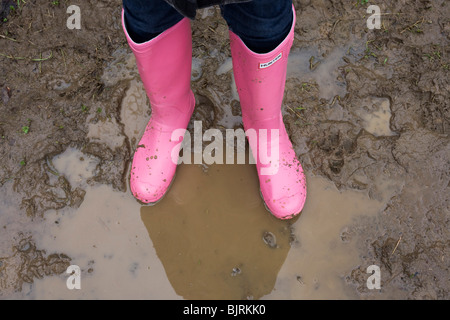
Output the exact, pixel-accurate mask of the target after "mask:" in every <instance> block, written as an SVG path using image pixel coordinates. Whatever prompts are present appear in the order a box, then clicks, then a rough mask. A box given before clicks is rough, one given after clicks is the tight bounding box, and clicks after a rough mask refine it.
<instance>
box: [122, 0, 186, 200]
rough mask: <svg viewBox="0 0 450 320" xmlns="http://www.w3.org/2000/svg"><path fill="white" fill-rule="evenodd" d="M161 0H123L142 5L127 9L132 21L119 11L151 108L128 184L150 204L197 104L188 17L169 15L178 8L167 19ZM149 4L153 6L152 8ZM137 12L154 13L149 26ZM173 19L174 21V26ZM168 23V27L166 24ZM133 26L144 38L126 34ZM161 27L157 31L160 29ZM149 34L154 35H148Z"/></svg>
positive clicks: (169, 175) (161, 190)
mask: <svg viewBox="0 0 450 320" xmlns="http://www.w3.org/2000/svg"><path fill="white" fill-rule="evenodd" d="M163 2H164V1H163V0H153V1H141V0H126V1H124V3H126V4H130V3H134V4H135V5H136V4H141V5H142V7H134V9H133V10H132V11H131V12H130V11H129V14H130V16H132V17H133V18H131V21H133V22H132V23H129V21H127V20H126V19H127V16H126V11H125V8H124V10H123V12H122V25H123V30H124V33H125V36H126V39H127V42H128V45H129V46H130V48H131V50H132V51H133V53H134V56H135V57H136V64H137V67H138V71H139V75H140V77H141V80H142V83H143V85H144V88H145V91H146V93H147V95H148V98H149V101H150V107H151V111H152V113H151V117H150V120H149V122H148V124H147V127H146V129H145V132H144V134H143V136H142V138H141V139H140V141H139V143H138V146H137V149H136V151H135V153H134V155H133V162H132V165H131V173H130V175H131V176H130V189H131V192H132V193H133V195H134V196H135V197H136V198H137V199H138V200H140V201H141V202H144V203H149V204H152V203H155V202H157V201H159V200H160V199H161V198H162V197H163V196H164V194H165V193H166V192H167V190H168V188H169V186H170V184H171V182H172V179H173V177H174V175H175V170H176V166H177V160H178V152H179V149H180V145H181V142H182V140H183V136H184V135H183V133H184V131H185V130H186V128H187V125H188V123H189V120H190V118H191V115H192V112H193V110H194V105H195V100H194V94H193V92H192V90H191V87H190V85H191V66H192V34H191V25H190V21H189V19H187V18H182V19H181V20H178V18H176V19H174V20H172V19H173V18H174V17H179V14H178V13H177V12H176V15H173V14H172V13H173V12H172V13H171V14H169V15H168V17H167V21H169V22H170V23H168V24H166V20H165V19H164V15H163V13H161V12H157V11H158V10H159V9H160V8H159V7H157V6H156V4H157V3H160V4H161V5H162V3H163ZM147 5H148V7H149V8H150V9H153V10H154V11H152V12H150V11H151V10H149V8H147V7H146V6H147ZM129 9H130V7H128V10H129ZM138 11H141V13H142V12H147V13H148V14H149V15H150V16H152V17H153V18H150V21H149V22H148V23H149V25H150V26H152V27H151V28H150V27H148V26H146V25H145V21H147V20H146V19H147V18H145V17H143V16H141V17H140V18H139V19H137V16H138V15H140V14H141V13H139V12H138ZM163 12H164V10H163ZM133 19H135V20H133ZM140 19H143V20H140ZM152 19H153V20H152ZM136 21H140V22H139V23H137V22H136ZM156 21H159V22H158V23H156ZM174 21H178V22H175V24H174V25H172V23H173V22H174ZM140 23H142V24H140ZM169 25H172V26H170V27H169V28H167V29H165V28H166V27H167V26H169ZM131 26H133V27H136V26H137V28H135V29H134V30H135V32H137V31H136V30H140V31H143V30H144V31H148V32H149V33H147V34H145V32H142V33H140V35H141V36H143V39H142V42H136V41H135V40H136V35H133V36H132V35H130V27H131ZM159 31H161V32H160V33H158V32H159ZM152 33H158V35H156V36H155V35H151V34H152ZM133 37H134V38H133ZM148 37H150V39H148ZM179 129H180V130H179ZM174 132H176V133H178V135H177V136H175V137H173V136H172V134H173V133H174ZM180 132H182V133H180Z"/></svg>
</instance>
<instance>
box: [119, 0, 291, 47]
mask: <svg viewBox="0 0 450 320" xmlns="http://www.w3.org/2000/svg"><path fill="white" fill-rule="evenodd" d="M123 8H124V12H125V25H126V28H127V31H128V34H129V35H130V37H131V38H132V39H133V41H135V42H137V43H142V42H146V41H149V40H150V39H152V38H153V37H155V36H157V35H158V34H160V33H162V32H164V31H165V30H167V29H169V28H170V27H172V26H174V25H175V24H177V23H178V22H179V21H181V19H183V18H184V16H183V15H182V14H180V13H179V12H178V11H177V10H175V9H174V8H173V7H172V6H170V5H169V4H168V3H166V2H165V1H164V0H123ZM220 9H221V12H222V16H223V18H224V19H225V21H226V22H227V24H228V27H229V28H230V30H231V31H233V32H234V33H235V34H236V35H237V36H239V37H240V38H241V39H242V41H243V42H244V43H245V44H246V45H247V47H248V48H249V49H250V50H252V51H254V52H256V53H265V52H269V51H271V50H273V49H275V48H276V47H277V46H278V45H279V44H280V43H281V42H282V41H283V40H284V39H285V38H286V36H287V35H288V33H289V31H290V29H291V25H292V18H293V15H292V0H253V1H251V2H243V3H234V4H227V5H223V6H221V7H220Z"/></svg>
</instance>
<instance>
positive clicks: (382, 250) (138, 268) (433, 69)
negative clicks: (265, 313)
mask: <svg viewBox="0 0 450 320" xmlns="http://www.w3.org/2000/svg"><path fill="white" fill-rule="evenodd" d="M294 4H295V7H296V10H297V25H296V28H295V31H296V35H295V41H294V45H293V48H292V51H291V56H290V60H289V68H288V79H287V83H286V94H285V99H284V105H283V114H284V120H285V123H286V127H287V129H288V132H289V134H290V136H291V139H292V141H293V144H294V147H295V150H296V152H297V154H298V155H299V159H300V161H301V162H302V164H303V167H304V169H305V171H306V173H307V175H308V180H309V181H311V186H312V187H311V192H313V195H311V197H310V198H309V200H308V202H307V207H306V208H305V211H304V212H303V214H302V216H300V217H299V218H298V219H297V220H295V221H292V222H291V224H288V225H287V226H284V228H285V229H283V228H281V227H280V226H278V225H282V224H283V223H281V224H280V222H279V221H272V222H271V221H270V216H267V217H265V218H255V219H262V220H264V219H268V220H267V221H264V222H261V221H260V222H258V223H254V222H251V220H236V219H237V218H234V219H231V221H228V222H229V223H230V225H226V223H225V222H226V220H224V221H222V222H221V220H220V219H219V218H223V217H222V216H223V215H224V214H226V212H223V213H222V216H215V217H216V218H211V219H212V220H209V221H210V223H211V225H213V226H215V227H214V228H216V229H217V230H218V231H219V230H220V231H223V232H224V233H219V232H218V233H217V235H223V238H224V239H226V240H227V241H228V242H227V243H230V244H233V248H234V247H236V246H238V245H239V243H238V244H235V242H239V241H240V242H241V243H242V247H241V248H240V249H241V250H238V251H237V252H238V254H235V256H239V254H244V256H245V253H246V251H245V250H247V249H248V248H251V247H254V248H260V249H261V250H262V251H257V250H256V249H255V250H254V251H255V252H256V251H257V252H268V253H267V256H265V257H264V259H268V258H267V257H269V255H271V254H275V255H278V256H277V257H276V258H273V259H272V260H271V261H272V262H273V268H272V269H270V270H269V266H268V265H267V269H264V270H265V271H264V270H263V271H261V270H259V271H258V272H256V271H255V272H256V273H247V272H246V270H248V269H246V268H245V267H244V266H251V267H252V268H257V267H258V265H259V263H263V262H261V261H258V260H252V258H254V257H252V256H250V257H249V260H247V261H244V260H242V259H241V261H231V262H230V263H231V264H230V266H228V265H226V272H225V271H223V270H219V269H215V268H218V266H217V265H215V263H217V261H216V259H215V258H214V253H210V254H208V252H209V251H208V250H210V249H211V248H212V244H211V247H208V246H206V247H202V246H198V247H197V248H198V250H197V251H196V252H197V253H201V257H200V256H198V257H197V256H195V252H194V253H192V254H191V258H190V259H191V261H190V262H189V263H190V264H189V263H187V262H186V261H184V262H183V261H181V262H180V260H176V259H175V258H176V256H174V254H175V253H176V249H177V248H178V249H179V248H183V250H184V252H193V251H189V250H194V249H193V247H192V246H191V247H182V246H181V244H180V245H176V241H179V240H180V238H177V237H179V236H180V233H179V232H175V233H173V234H172V236H170V235H171V233H170V231H172V232H174V231H177V230H183V229H182V227H181V225H182V224H183V221H184V223H190V224H191V225H192V228H194V229H195V228H200V229H196V230H204V227H203V229H202V228H201V227H200V226H199V225H195V223H198V222H199V221H202V220H204V216H202V215H199V214H200V211H201V212H204V210H206V209H207V207H208V206H207V204H208V203H212V202H213V200H211V199H209V200H208V197H207V195H202V196H201V198H200V197H199V195H196V194H190V196H191V197H192V199H190V201H191V202H189V203H190V205H186V206H182V205H180V203H178V204H177V202H176V200H177V198H176V196H177V195H178V196H180V193H177V192H176V191H177V190H185V191H184V192H185V193H182V194H181V197H185V196H188V195H189V192H188V191H189V190H186V186H185V185H182V184H181V183H182V181H181V182H178V180H179V179H177V180H176V181H177V183H178V184H180V186H179V187H178V188H180V189H176V188H177V185H176V184H174V186H173V187H174V189H173V190H174V191H173V192H172V193H170V194H169V195H168V197H167V198H166V199H165V202H164V203H161V206H160V207H159V209H158V207H157V206H155V207H151V208H140V206H139V205H138V204H137V203H136V202H135V201H134V200H133V199H132V197H131V195H130V194H129V189H128V185H127V179H128V174H129V163H130V161H131V159H132V155H133V151H134V148H135V147H136V144H137V141H138V139H139V136H140V134H141V132H142V130H143V126H145V124H146V121H148V118H149V117H150V112H151V110H150V108H149V107H148V100H147V98H146V96H145V92H144V91H143V89H142V84H141V82H140V80H139V77H138V74H137V71H136V68H135V62H134V58H133V56H132V54H131V51H130V50H129V48H128V47H127V45H126V41H125V38H124V35H123V32H122V30H121V25H120V12H121V3H120V1H96V2H91V1H79V2H78V3H77V5H78V6H79V7H80V9H81V29H80V30H77V29H74V30H71V29H68V28H67V27H66V20H67V18H68V17H69V14H67V13H66V9H67V7H68V6H69V5H70V3H68V2H67V3H66V2H62V1H60V2H58V1H55V2H52V1H48V2H46V3H40V2H38V1H33V0H30V1H27V2H26V3H24V2H21V1H19V2H15V1H9V0H2V5H1V7H0V18H1V20H0V157H1V161H0V201H1V202H0V203H1V205H0V228H1V242H0V243H1V244H0V297H1V298H2V299H8V298H15V297H19V298H24V297H29V298H33V297H44V298H58V297H67V298H73V297H76V298H91V297H92V298H98V297H108V298H109V297H112V298H117V297H118V298H127V297H133V296H134V294H141V297H148V298H161V297H162V298H173V297H185V298H203V296H201V295H200V291H197V290H195V288H196V287H195V286H194V287H193V286H190V285H189V281H190V282H192V281H194V280H192V279H195V281H194V282H195V283H196V284H198V285H199V286H200V285H201V283H202V281H212V280H211V279H215V281H217V282H214V289H215V290H212V291H211V297H213V298H214V297H218V298H221V297H223V296H219V295H218V293H219V292H223V293H225V292H228V293H229V294H228V295H227V297H229V296H232V297H238V298H242V299H245V298H267V299H271V298H273V299H276V298H284V299H290V298H306V299H308V298H316V297H318V298H321V297H325V298H328V297H331V298H335V297H339V298H343V297H346V298H348V297H351V298H358V299H382V298H392V299H448V298H449V283H450V281H449V280H450V279H449V278H450V273H449V270H448V268H449V265H450V256H449V245H450V235H449V228H448V226H449V203H448V194H449V190H448V189H449V167H450V166H449V159H450V157H449V155H450V147H449V139H448V133H449V129H450V123H449V116H450V115H449V113H450V111H449V103H448V101H449V98H450V97H449V81H448V78H449V77H448V72H449V66H450V61H449V53H450V52H449V51H450V50H449V48H450V47H449V32H450V23H449V17H450V9H449V5H448V2H446V1H444V0H442V1H439V0H438V1H408V2H406V1H384V2H380V3H375V2H372V1H369V3H367V4H361V1H356V0H355V1H308V0H299V1H294ZM369 4H377V5H379V6H380V8H381V12H382V13H383V15H382V16H381V21H382V24H381V29H379V30H369V29H368V28H367V26H366V20H367V18H368V16H369V14H367V13H366V9H367V6H368V5H369ZM216 9H217V8H210V9H205V10H202V11H200V12H199V13H198V16H197V19H196V20H195V21H193V22H192V28H193V73H192V80H193V81H192V86H193V90H194V93H195V95H196V100H197V105H196V109H195V111H194V115H193V117H192V121H191V124H190V127H189V129H190V130H191V131H192V129H193V123H194V122H193V121H195V120H201V121H202V125H203V129H204V130H206V129H208V128H219V129H225V128H238V127H242V122H241V119H240V107H239V99H238V97H237V94H236V90H235V87H234V80H233V75H232V66H231V59H230V56H231V55H230V50H229V41H228V29H227V26H226V24H225V22H224V21H223V19H222V18H221V17H220V12H219V11H218V10H216ZM61 158H62V159H63V161H61ZM187 168H188V166H183V168H182V170H184V171H181V172H180V173H181V174H183V173H185V174H189V172H191V174H194V173H193V172H195V170H197V169H199V168H198V167H192V168H191V169H187ZM245 168H247V169H250V166H249V167H247V166H242V168H239V170H246V169H245ZM189 170H194V171H189ZM230 170H238V169H237V168H234V169H233V168H230ZM197 171H198V170H197ZM200 171H201V170H200ZM200 171H199V172H195V174H199V175H197V176H196V175H195V174H194V177H197V178H192V179H194V180H195V181H196V182H197V183H199V184H200V183H204V184H207V183H212V181H219V182H221V183H222V182H223V183H224V184H223V185H222V187H218V189H213V188H211V192H213V190H215V191H214V193H213V194H215V195H216V196H219V197H220V198H219V199H217V202H216V211H218V212H220V210H221V209H222V208H228V209H230V210H231V208H232V206H229V204H228V203H227V201H226V199H228V198H227V197H229V196H230V195H229V194H227V193H226V190H229V189H230V188H232V186H233V184H236V186H238V185H239V184H240V182H239V181H238V180H236V181H234V182H233V181H231V180H221V178H220V177H219V176H216V177H215V180H214V177H211V179H210V180H205V181H203V180H202V178H201V175H200ZM177 177H178V176H177ZM228 177H229V179H232V178H234V177H236V179H237V178H238V177H242V178H244V177H246V179H249V181H251V179H252V178H251V174H250V175H248V176H246V175H244V173H239V171H235V172H230V173H228ZM253 178H256V176H254V177H253ZM208 181H209V182H208ZM253 181H255V180H253ZM219 182H217V183H218V184H219ZM225 182H227V183H228V185H227V184H226V183H225ZM250 186H251V183H249V187H248V188H247V189H245V190H242V191H241V193H243V192H248V194H247V196H248V199H253V197H254V193H255V192H256V190H257V188H256V186H255V188H252V187H250ZM237 190H238V188H237V187H236V190H235V191H237ZM252 190H253V191H252ZM330 190H332V192H331V193H327V192H329V191H330ZM256 195H257V196H259V195H258V194H256ZM113 199H119V200H120V201H118V202H114V201H113ZM208 201H209V202H208ZM249 201H250V200H249ZM222 202H223V203H222ZM110 203H112V204H113V205H111V206H109V204H110ZM244 203H246V204H247V205H250V204H251V202H245V201H244V202H243V203H242V206H240V208H247V207H245V205H244ZM320 203H325V204H329V205H330V204H335V205H334V206H330V207H323V206H319V204H320ZM342 203H346V204H354V207H352V206H343V205H342V206H341V204H342ZM260 204H261V203H260ZM260 204H258V205H257V206H259V205H260ZM177 205H178V207H177ZM316 205H317V206H316ZM102 206H103V209H102V210H104V211H102V210H100V209H96V208H99V207H102ZM209 207H211V208H212V207H214V206H213V205H212V204H211V205H210V206H209ZM209 207H208V208H209ZM183 208H184V209H186V210H188V211H189V210H191V211H192V212H194V211H195V212H196V215H192V216H190V217H189V216H188V217H189V219H188V218H186V219H188V220H186V219H184V220H182V219H180V220H178V219H176V218H177V217H176V215H174V214H175V213H176V212H178V213H180V214H183V213H182V212H181V211H182V210H183ZM189 208H190V209H189ZM335 208H341V210H340V211H339V210H338V209H336V211H334V209H335ZM146 210H151V212H150V211H149V212H146ZM158 210H160V212H161V213H165V214H166V213H167V215H168V216H170V214H171V215H172V216H171V218H170V219H172V220H169V219H163V218H162V217H157V216H155V213H156V214H157V213H158V212H159V211H158ZM202 210H203V211H202ZM211 210H212V209H211ZM235 210H236V211H233V212H232V214H231V213H230V217H232V216H234V215H235V214H236V213H237V212H238V210H237V209H235ZM248 210H249V209H248ZM248 210H247V211H248ZM250 211H251V210H250ZM256 212H257V213H256ZM338 212H340V213H338ZM108 213H110V214H111V216H110V219H108ZM258 213H259V214H260V215H264V214H268V213H267V212H265V211H264V210H262V211H261V212H259V211H258V210H256V211H255V217H257V216H258ZM152 214H153V215H152ZM91 216H92V218H91V219H92V223H90V222H89V221H90V220H89V219H90V217H91ZM211 216H213V215H211ZM77 217H78V218H79V219H81V220H78V219H75V218H77ZM129 219H130V220H129ZM133 219H135V220H133ZM152 219H153V220H152ZM150 221H151V222H152V227H156V229H151V228H149V226H148V223H147V222H150ZM171 221H172V222H171ZM207 221H208V220H207ZM237 221H241V222H240V223H239V224H238V225H239V227H240V229H236V228H235V226H233V225H232V223H236V222H237ZM94 222H95V223H94ZM118 222H121V224H120V223H118ZM91 224H93V225H95V226H97V227H99V226H101V229H96V228H94V227H93V229H89V228H88V226H91ZM245 224H249V225H250V224H255V225H256V226H255V227H254V228H253V227H250V226H248V228H246V227H245ZM71 226H72V227H71ZM219 226H220V227H221V228H222V229H220V228H219ZM158 227H159V230H166V231H167V232H166V236H168V235H169V236H170V240H171V241H173V242H171V243H165V241H166V242H167V241H168V240H167V239H166V240H164V239H162V238H160V237H158V236H155V235H156V234H158ZM71 228H72V229H71ZM99 228H100V227H99ZM280 228H281V229H280ZM286 228H287V229H286ZM234 229H236V230H240V231H239V234H236V233H232V232H231V231H230V230H234ZM89 230H90V231H89ZM98 230H103V231H104V233H101V232H97V231H98ZM105 230H106V231H105ZM279 230H284V231H283V232H281V233H279ZM286 230H288V231H286ZM227 231H228V232H227ZM245 231H247V234H248V235H250V234H252V232H255V234H258V240H257V241H258V242H257V244H253V242H252V241H253V240H250V238H248V239H243V238H240V237H238V236H239V235H242V234H243V233H244V232H245ZM83 233H84V235H83ZM198 233H199V234H200V235H201V236H203V237H205V238H201V239H204V240H203V243H202V244H203V245H204V242H205V241H207V239H208V233H207V232H205V233H203V234H201V232H200V231H198ZM94 234H96V235H95V237H94ZM118 235H120V236H118ZM114 236H116V237H118V238H114ZM274 237H275V238H276V243H278V244H280V245H279V248H278V247H277V248H271V245H274V244H273V239H274ZM292 237H293V238H294V239H297V241H295V240H294V241H292V239H293V238H292ZM52 239H53V240H52ZM138 239H139V240H138ZM216 240H217V239H216ZM192 241H194V239H192ZM217 243H220V241H218V242H216V244H215V246H218V244H217ZM255 243H256V242H255ZM281 244H282V245H281ZM183 245H187V244H186V243H183ZM258 246H260V247H258ZM286 246H288V247H286ZM87 247H89V249H87ZM281 247H282V248H283V249H281ZM99 248H100V249H101V251H100V249H99ZM96 249H99V250H97V251H95V250H96ZM165 249H166V251H164V250H165ZM160 250H163V251H162V252H165V254H166V256H164V255H162V254H161V253H160V252H161V251H160ZM171 250H172V251H171ZM258 250H259V249H258ZM264 250H268V251H264ZM270 250H272V251H270ZM277 250H279V251H277ZM283 250H285V251H283ZM99 252H101V253H99ZM125 253H126V254H128V255H129V257H130V259H129V260H126V261H124V259H125V258H122V257H127V255H126V254H125ZM170 255H173V256H172V257H170ZM230 255H232V253H230ZM261 255H265V254H264V253H260V254H259V256H261ZM138 256H140V257H143V258H142V259H144V260H143V261H141V260H139V262H135V260H133V259H138V258H136V257H138ZM174 257H175V258H174ZM178 259H179V257H178ZM199 261H200V263H199ZM262 261H264V260H262ZM111 263H113V264H114V265H116V266H118V267H117V269H114V268H111ZM180 263H183V264H185V268H184V269H179V268H178V266H179V264H180ZM70 264H78V265H80V266H81V267H82V275H83V277H84V278H87V279H89V278H91V279H92V282H91V284H90V287H89V284H88V283H89V282H88V281H85V282H83V283H86V285H87V286H88V290H86V291H84V292H82V293H74V292H73V291H69V290H67V288H65V279H66V278H67V275H65V270H66V268H67V267H68V266H69V265H70ZM223 264H225V263H222V266H223ZM205 265H206V266H209V267H208V268H206V269H202V267H204V266H205ZM370 265H378V266H379V267H380V268H381V289H380V290H369V289H368V288H367V286H366V280H367V278H368V276H369V274H367V273H366V269H367V267H368V266H370ZM147 266H150V267H147ZM312 266H314V267H312ZM122 267H123V270H126V271H123V270H122V269H120V268H122ZM230 268H231V270H230ZM106 270H109V272H106ZM143 270H147V271H148V272H149V273H146V271H143ZM205 270H208V272H210V273H209V274H206V273H205ZM214 270H216V273H215V274H216V275H217V274H221V275H222V274H223V275H226V277H228V278H226V279H225V280H224V282H220V281H218V280H217V279H218V277H214V273H213V272H214ZM217 270H218V271H217ZM114 271H116V272H117V273H120V274H125V273H126V274H127V275H128V276H127V277H125V278H124V280H123V281H124V282H125V283H127V285H128V286H129V287H127V286H124V285H123V283H122V284H121V283H119V282H114V281H111V279H112V278H114V277H115V273H114ZM180 273H183V275H184V276H180ZM99 274H103V275H104V276H105V277H107V278H108V279H109V281H106V280H105V281H94V279H97V278H96V277H97V276H98V275H99ZM143 274H145V277H148V279H150V280H148V281H149V282H145V281H140V280H141V279H142V278H141V277H143V276H144V275H143ZM255 279H256V280H255ZM258 279H259V280H260V281H259V280H258ZM117 281H118V280H117ZM233 281H234V282H233ZM58 286H62V287H63V288H62V289H57V287H58ZM102 286H103V287H102ZM109 286H110V287H109ZM233 286H234V287H233ZM200 287H201V286H200ZM101 288H108V289H110V290H102V289H101ZM223 288H227V290H228V289H229V290H230V291H226V290H222V289H223ZM53 290H54V291H53ZM58 290H59V291H58ZM189 290H191V291H189ZM199 290H200V289H199ZM221 290H222V291H221ZM271 290H272V291H271ZM81 291H83V290H81ZM105 292H108V294H106V293H105ZM77 294H78V295H77Z"/></svg>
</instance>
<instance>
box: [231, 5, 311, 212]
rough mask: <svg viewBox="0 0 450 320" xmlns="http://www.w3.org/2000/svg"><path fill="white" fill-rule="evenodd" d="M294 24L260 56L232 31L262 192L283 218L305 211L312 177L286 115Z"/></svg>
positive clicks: (237, 74) (245, 119)
mask: <svg viewBox="0 0 450 320" xmlns="http://www.w3.org/2000/svg"><path fill="white" fill-rule="evenodd" d="M292 11H293V16H294V17H293V23H292V27H291V30H290V32H289V34H288V35H287V37H286V38H285V39H284V40H283V42H282V43H281V44H279V45H278V47H277V48H275V49H274V50H272V51H271V52H269V53H264V54H258V53H255V52H253V51H251V50H250V49H249V48H248V47H247V46H246V45H245V43H244V42H243V41H242V40H241V39H240V38H239V37H238V36H237V35H236V34H234V33H233V32H232V31H230V32H229V33H230V47H231V55H232V61H233V73H234V78H235V82H236V88H237V91H238V94H239V99H240V103H241V110H242V122H243V124H244V130H245V131H246V134H247V138H248V141H249V145H250V148H251V150H252V155H253V158H254V160H255V161H256V169H257V170H258V176H259V184H260V190H261V195H262V197H263V199H264V203H265V205H266V208H267V209H268V210H269V211H270V212H271V213H272V214H273V215H274V216H275V217H277V218H280V219H289V218H292V217H294V216H295V215H297V214H299V213H300V212H301V210H302V209H303V206H304V204H305V200H306V179H305V175H304V173H303V168H302V166H301V164H300V162H299V161H298V159H297V157H296V155H295V151H294V148H293V147H292V143H291V141H290V139H289V136H288V134H287V132H286V127H285V125H284V122H283V116H282V114H281V105H282V102H283V96H284V89H285V82H286V69H287V63H288V55H289V52H290V49H291V46H292V43H293V40H294V26H295V18H296V17H295V10H294V8H293V9H292Z"/></svg>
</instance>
